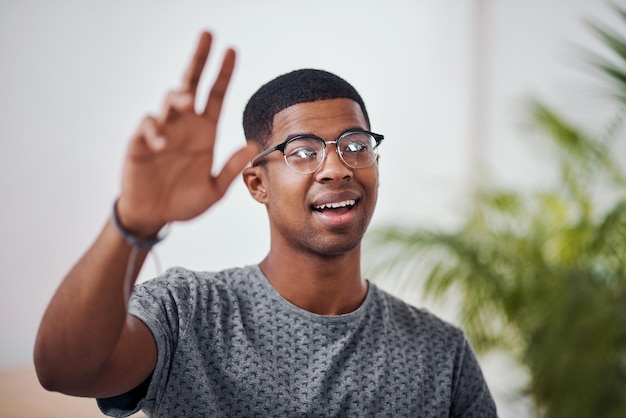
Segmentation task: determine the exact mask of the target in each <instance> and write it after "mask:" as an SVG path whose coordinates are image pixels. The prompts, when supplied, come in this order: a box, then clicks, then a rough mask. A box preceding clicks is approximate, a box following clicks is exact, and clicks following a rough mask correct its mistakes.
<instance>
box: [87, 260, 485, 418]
mask: <svg viewBox="0 0 626 418" xmlns="http://www.w3.org/2000/svg"><path fill="white" fill-rule="evenodd" d="M297 279H298V278H297V277H294V280H297ZM130 312H131V314H133V315H135V316H137V317H138V318H139V319H141V320H142V321H143V322H144V323H145V324H146V325H147V326H148V328H149V329H150V330H151V332H152V334H153V335H154V338H155V340H156V345H157V351H158V360H157V364H156V368H155V370H154V373H153V374H152V377H151V379H149V380H148V381H147V382H146V383H145V384H144V385H143V387H140V388H138V389H136V390H134V391H131V392H129V393H127V394H124V395H121V396H119V397H115V398H108V399H99V400H98V403H99V405H100V407H101V409H102V410H103V411H104V412H105V413H107V414H109V415H112V416H118V417H122V416H128V415H130V414H131V413H133V412H136V411H138V410H139V409H143V410H144V411H145V412H146V413H147V414H148V415H149V416H154V417H270V416H271V417H331V416H332V417H367V416H372V417H383V416H384V417H406V416H411V417H461V416H462V417H477V418H478V417H480V418H485V417H495V416H497V414H496V407H495V404H494V402H493V399H492V397H491V395H490V393H489V389H488V388H487V385H486V384H485V381H484V378H483V375H482V373H481V370H480V367H479V365H478V363H477V361H476V358H475V356H474V353H473V352H472V349H471V347H470V345H469V343H468V342H467V340H466V339H465V336H464V335H463V333H462V332H461V331H460V330H459V329H458V328H456V327H454V326H452V325H450V324H448V323H446V322H444V321H442V320H440V319H438V318H437V317H435V316H433V315H432V314H430V313H428V312H426V311H424V310H421V309H417V308H414V307H412V306H410V305H407V304H406V303H404V302H402V301H400V300H399V299H397V298H395V297H393V296H391V295H389V294H387V293H385V292H384V291H382V290H381V289H379V288H378V287H376V286H375V285H374V284H372V283H369V289H368V293H367V296H366V298H365V301H364V302H363V303H362V305H361V306H360V307H359V308H358V309H357V310H355V311H354V312H351V313H349V314H345V315H339V316H322V315H316V314H313V313H310V312H308V311H305V310H302V309H300V308H298V307H296V306H295V305H293V304H291V303H290V302H289V301H287V300H286V299H284V298H283V297H282V296H281V295H280V294H279V293H278V292H277V291H276V290H275V289H274V288H273V287H272V285H271V284H270V283H269V281H268V280H267V278H266V277H265V276H264V275H263V273H262V272H261V270H260V269H259V267H258V266H256V265H255V266H248V267H245V268H234V269H229V270H225V271H221V272H218V273H199V272H192V271H189V270H185V269H182V268H174V269H170V270H168V271H167V272H166V273H165V274H164V275H163V276H162V277H160V278H157V279H154V280H150V281H147V282H145V283H142V284H140V285H138V286H136V288H135V293H134V295H133V297H132V299H131V303H130Z"/></svg>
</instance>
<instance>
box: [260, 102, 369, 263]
mask: <svg viewBox="0 0 626 418" xmlns="http://www.w3.org/2000/svg"><path fill="white" fill-rule="evenodd" d="M349 129H364V130H367V129H369V126H368V125H367V122H366V121H365V117H364V116H363V113H362V111H361V109H360V107H359V105H358V104H357V103H356V102H354V101H352V100H349V99H332V100H321V101H317V102H310V103H300V104H297V105H294V106H291V107H289V108H287V109H284V110H282V111H281V112H279V113H277V114H276V115H275V116H274V121H273V129H272V135H271V137H270V144H269V146H270V147H271V146H274V145H277V144H279V143H281V142H283V141H284V140H285V139H286V138H287V137H289V136H293V135H301V134H313V135H316V136H318V137H320V138H322V139H324V140H325V141H334V140H336V139H337V138H338V137H339V136H340V135H341V134H342V133H344V132H345V131H347V130H349ZM326 154H327V157H326V160H325V162H324V164H323V165H322V166H321V167H320V168H319V169H318V170H317V171H315V172H313V173H311V174H298V173H295V172H293V171H291V170H290V169H289V167H288V166H287V164H285V161H284V159H283V156H282V155H281V153H280V152H279V151H276V152H273V153H271V154H270V155H269V156H268V158H267V162H266V163H265V164H266V166H265V173H264V174H265V176H264V182H265V184H264V189H265V190H266V196H265V198H264V200H263V203H265V204H266V207H267V211H268V215H269V219H270V228H271V233H272V245H273V247H278V248H276V249H278V250H280V248H281V246H287V247H286V248H285V249H287V248H288V249H289V250H296V251H304V252H309V253H312V254H315V255H319V256H330V257H332V256H339V255H343V254H345V253H347V252H349V251H351V250H354V249H355V248H357V247H358V246H359V244H360V242H361V239H362V238H363V235H364V234H365V231H366V229H367V226H368V224H369V222H370V220H371V219H372V215H373V213H374V208H375V206H376V200H377V197H378V161H376V162H375V163H374V164H372V165H371V166H370V167H367V168H360V169H353V168H350V167H348V166H346V165H345V164H344V163H343V162H342V161H341V160H340V158H339V155H338V154H337V152H336V146H335V145H334V144H333V145H328V146H327V149H326ZM331 204H335V206H339V207H337V208H331V207H329V206H331Z"/></svg>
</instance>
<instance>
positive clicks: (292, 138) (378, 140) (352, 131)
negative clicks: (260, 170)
mask: <svg viewBox="0 0 626 418" xmlns="http://www.w3.org/2000/svg"><path fill="white" fill-rule="evenodd" d="M358 133H363V134H368V135H371V136H372V137H373V138H374V140H375V141H376V145H374V148H373V149H374V150H375V151H376V153H378V146H379V145H380V143H381V142H382V141H383V139H385V136H384V135H381V134H376V133H374V132H370V131H366V130H364V129H350V130H348V131H345V132H344V133H342V134H341V135H339V138H337V139H335V140H334V141H325V140H323V139H322V138H320V137H319V136H317V135H313V134H305V135H295V136H290V137H288V138H287V139H285V140H284V141H283V142H281V143H280V144H278V145H275V146H273V147H271V148H268V149H266V150H265V151H263V152H261V153H260V154H258V155H257V156H256V157H254V158H253V159H252V160H251V161H250V165H251V166H252V167H254V166H256V165H258V164H259V162H260V160H261V159H262V158H264V157H266V156H267V155H269V154H271V153H272V152H274V151H280V152H281V153H282V154H283V159H284V160H285V164H287V167H289V169H290V170H291V171H293V172H294V173H298V174H310V173H314V172H315V171H317V170H318V169H319V168H320V167H321V166H322V165H324V162H325V161H326V157H327V155H328V154H327V153H326V147H327V146H328V145H333V144H334V145H335V151H336V152H337V155H338V156H339V159H340V160H341V162H342V163H343V164H345V165H346V166H347V167H349V168H351V169H359V168H367V167H370V166H371V165H372V164H374V161H376V159H374V160H372V162H371V163H370V164H368V165H366V166H363V167H352V166H351V165H350V164H348V163H347V162H346V160H344V159H343V155H342V152H341V151H340V150H339V147H338V146H337V143H338V142H339V141H341V140H342V139H343V138H345V137H347V136H349V135H352V134H358ZM302 138H307V139H315V140H318V141H319V142H321V143H322V144H323V146H324V147H323V152H324V155H323V156H322V159H321V160H320V163H319V165H318V166H317V167H315V169H313V170H311V171H306V172H300V171H296V170H295V169H294V168H293V167H292V166H290V165H289V163H288V162H287V155H286V154H285V150H286V149H287V145H289V143H290V142H292V141H295V140H298V139H302Z"/></svg>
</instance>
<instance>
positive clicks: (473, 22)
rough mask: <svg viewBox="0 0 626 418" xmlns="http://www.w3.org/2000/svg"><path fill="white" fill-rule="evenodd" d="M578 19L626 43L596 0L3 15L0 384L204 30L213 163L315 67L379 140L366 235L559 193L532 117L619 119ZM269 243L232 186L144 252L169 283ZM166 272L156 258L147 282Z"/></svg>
mask: <svg viewBox="0 0 626 418" xmlns="http://www.w3.org/2000/svg"><path fill="white" fill-rule="evenodd" d="M585 21H594V22H602V24H607V25H613V26H614V27H616V28H618V29H621V28H620V24H621V25H622V27H624V26H625V25H624V23H623V21H622V20H621V17H620V15H619V13H616V12H615V10H614V9H613V8H612V7H611V6H610V5H609V4H608V3H606V2H603V1H598V0H550V1H542V0H524V1H520V0H517V1H516V0H498V1H495V0H420V1H409V0H402V1H401V0H391V1H387V2H380V1H374V0H372V1H365V0H359V1H356V0H345V1H331V0H318V1H316V2H302V3H300V2H294V1H284V0H272V1H266V2H256V1H252V0H248V1H245V0H233V1H229V2H225V1H213V0H204V1H180V2H176V4H174V3H173V2H166V1H147V0H136V1H126V2H122V1H107V2H103V1H102V2H79V1H63V0H61V1H56V2H54V3H52V2H44V1H29V0H26V1H25V0H20V1H17V0H15V1H11V0H0V57H1V64H0V121H1V125H0V130H1V132H2V135H1V139H0V196H1V202H2V204H1V205H0V231H2V232H1V234H0V248H1V250H2V251H0V268H1V270H2V276H1V277H0V289H1V291H0V335H2V337H1V343H0V370H12V369H14V368H16V367H22V366H24V365H28V364H30V363H31V361H32V360H31V357H32V348H33V343H34V338H35V334H36V331H37V327H38V323H39V320H40V319H41V316H42V314H43V312H44V310H45V308H46V305H47V303H48V301H49V300H50V298H51V296H52V294H53V292H54V290H55V289H56V287H57V286H58V284H59V282H60V280H61V279H62V277H63V276H64V274H65V273H66V272H67V271H68V269H69V268H70V267H71V266H72V264H73V263H74V262H75V261H76V260H77V259H78V257H79V256H80V255H81V254H82V253H83V251H84V250H85V249H86V248H87V247H88V246H89V245H90V243H91V242H92V240H93V239H94V238H95V236H96V234H97V233H98V232H99V230H100V228H101V227H102V226H103V224H104V222H105V220H106V219H107V217H108V215H109V213H110V210H111V205H112V202H113V200H114V199H115V197H116V195H117V193H118V190H119V182H120V169H121V163H122V159H123V155H124V151H125V146H126V143H127V140H128V138H129V137H130V135H131V134H132V133H133V131H134V129H135V128H136V126H137V124H138V123H139V121H140V119H141V118H142V117H143V116H144V115H145V114H147V113H151V112H155V111H156V110H157V109H158V108H159V106H160V104H161V102H162V99H163V97H164V95H165V93H166V92H167V91H168V90H169V89H172V88H176V87H177V86H178V83H179V80H180V78H181V76H182V72H183V69H184V68H185V66H186V64H187V62H188V60H189V58H190V54H191V52H192V51H193V48H194V46H195V42H196V40H197V36H198V34H199V32H200V31H201V30H203V29H208V30H211V31H213V32H214V34H215V35H216V38H215V42H214V49H213V53H212V58H213V60H212V61H211V63H212V65H211V64H210V65H209V68H208V71H207V72H206V74H205V77H204V78H203V80H202V84H201V88H200V94H199V98H198V104H199V106H200V105H202V103H203V101H204V99H205V97H206V96H205V95H204V93H206V92H207V89H208V86H209V85H210V84H211V82H212V79H213V77H214V75H215V73H216V70H217V65H216V64H217V62H219V60H220V58H221V55H222V54H223V52H224V50H225V49H226V48H227V47H230V46H233V47H235V48H236V50H237V52H238V62H237V67H236V71H235V75H234V77H233V80H232V83H231V88H230V90H229V93H228V96H227V99H226V103H225V107H224V110H223V113H222V119H221V125H220V128H219V138H218V141H219V142H218V146H217V147H218V149H217V153H218V164H219V163H220V162H221V161H224V159H225V157H226V156H227V155H229V154H230V153H231V152H232V151H233V150H234V149H235V148H237V147H239V146H240V145H241V144H242V143H243V141H244V138H243V130H242V128H241V115H242V111H243V108H244V106H245V104H246V102H247V99H248V98H249V97H250V95H251V94H252V93H254V91H256V89H257V88H258V87H260V86H261V85H262V84H264V83H265V82H267V81H269V80H270V79H272V78H274V77H275V76H277V75H279V74H282V73H285V72H288V71H291V70H294V69H298V68H305V67H308V68H321V69H325V70H328V71H331V72H334V73H336V74H338V75H340V76H342V77H344V78H346V79H347V80H348V81H349V82H350V83H352V84H353V85H354V86H355V87H356V88H357V90H359V92H360V93H361V95H362V96H363V98H364V100H365V103H366V104H367V107H368V111H369V114H370V118H371V120H372V130H373V131H374V132H379V133H382V134H384V135H385V137H386V140H385V142H384V143H383V145H382V146H381V149H380V153H381V160H380V172H381V189H380V194H379V203H378V207H377V212H376V215H375V217H374V220H373V222H372V226H371V230H372V231H386V230H388V229H389V228H394V227H397V228H399V229H400V230H402V229H403V228H405V229H406V230H410V229H411V228H425V229H433V230H446V229H454V228H461V227H462V226H463V225H465V222H466V220H467V216H468V208H470V207H473V206H474V205H475V201H474V198H475V196H476V192H477V190H478V189H480V188H481V187H482V186H483V185H485V184H493V183H497V184H498V185H501V186H502V187H506V188H512V189H516V190H518V189H519V190H532V189H533V188H537V187H541V186H544V185H546V184H550V183H551V182H556V183H555V184H557V185H558V179H559V173H560V172H559V170H558V167H556V166H555V165H554V163H553V161H551V160H550V159H549V158H545V156H546V150H545V147H542V146H539V147H537V146H536V142H537V141H536V140H534V139H530V140H529V137H532V136H533V135H532V134H531V133H529V114H530V115H533V109H534V110H535V111H537V108H532V106H529V100H531V99H537V100H541V101H542V103H548V104H549V106H550V107H551V108H554V109H558V111H559V112H561V111H562V112H564V113H566V114H567V115H569V116H570V117H571V118H573V119H574V120H575V121H576V123H577V124H580V126H590V127H605V126H606V124H607V123H609V122H610V120H611V118H612V117H614V116H615V109H616V106H615V102H613V101H611V100H610V98H609V95H610V94H611V90H610V89H607V86H606V84H604V83H601V82H598V80H599V78H598V76H597V74H595V75H594V72H593V69H591V68H590V66H589V65H587V61H586V58H585V57H586V53H585V52H584V51H597V52H598V53H599V54H601V55H602V54H604V53H605V52H606V48H605V43H603V42H602V40H601V39H599V38H598V36H594V33H593V32H592V31H591V30H590V27H589V25H588V24H586V23H585ZM534 115H535V116H536V115H537V112H535V113H534ZM530 119H531V125H532V122H533V121H534V122H535V125H536V122H537V119H532V117H531V118H530ZM622 150H624V148H623V147H622ZM621 155H622V159H623V156H626V152H624V153H623V154H621ZM614 156H615V154H614ZM622 196H623V195H622ZM366 239H367V238H366ZM383 241H384V240H383ZM268 243H269V236H268V228H267V221H266V217H265V213H264V209H263V207H262V206H261V205H259V204H257V203H255V202H254V200H252V199H251V198H250V197H249V196H248V194H247V192H246V191H245V190H244V187H243V183H242V182H241V181H236V182H235V184H234V185H233V187H232V188H231V190H230V191H229V193H228V194H227V196H226V198H225V199H223V200H222V201H221V202H220V203H219V204H218V205H216V206H215V207H214V208H213V209H212V210H211V211H210V212H209V213H206V214H204V215H202V216H200V217H199V218H197V219H195V220H193V221H191V222H187V223H184V224H176V225H174V227H173V228H172V229H171V233H170V236H169V237H168V239H167V240H166V241H165V242H163V243H162V244H160V245H159V246H158V247H157V248H156V250H155V253H156V254H157V255H158V262H159V263H160V265H161V266H162V268H163V269H165V268H167V267H170V266H175V265H181V266H185V267H187V268H190V269H198V270H217V269H222V268H226V267H231V266H235V265H245V264H252V263H257V262H259V261H260V260H261V259H262V258H263V256H264V255H265V254H266V252H267V251H268ZM379 245H381V246H379ZM385 245H386V244H384V243H383V244H373V245H372V247H374V248H378V249H379V250H380V251H379V252H383V253H384V249H385V248H387V247H385ZM374 252H376V251H374ZM366 254H372V253H370V252H368V253H366ZM368 257H369V256H368ZM372 257H373V258H375V257H374V256H372ZM365 261H366V263H367V262H368V260H367V259H366V260H365ZM159 270H160V268H159V267H158V263H155V262H153V260H151V259H148V261H147V263H146V265H145V267H144V270H143V271H142V273H141V277H140V280H146V279H149V278H151V277H153V276H154V275H155V274H158V273H159ZM379 273H380V269H376V268H374V267H372V269H371V275H372V277H373V279H374V280H376V281H378V282H380V284H381V286H383V287H386V288H388V289H389V290H390V291H392V292H394V293H396V294H399V295H400V296H401V297H403V298H404V299H406V300H408V301H410V302H411V303H415V304H418V305H427V306H428V307H429V308H430V309H432V310H434V311H435V312H436V313H438V314H439V315H441V316H443V317H444V318H446V319H448V320H450V321H452V322H455V323H459V324H462V323H463V320H462V318H460V317H459V309H458V307H457V305H455V303H454V302H450V299H449V298H448V299H446V300H447V301H448V303H433V301H432V300H431V299H424V297H423V291H422V289H421V287H420V286H413V285H409V286H406V285H405V284H406V278H405V279H403V280H404V281H403V282H401V283H400V284H398V283H394V282H393V279H394V278H393V277H382V276H384V275H382V276H381V277H379ZM417 282H419V280H418V281H417ZM453 296H454V295H453ZM456 297H457V301H458V298H459V296H458V295H457V296H456ZM460 298H461V299H462V296H461V297H460ZM452 300H454V297H452ZM461 314H462V312H461ZM471 335H473V334H471ZM471 335H470V336H471ZM476 345H480V341H476ZM624 359H625V360H623V363H624V367H625V369H626V357H624ZM481 362H482V363H483V367H484V368H485V373H486V375H487V380H488V382H489V384H490V386H491V388H492V391H493V393H494V395H495V397H496V401H497V403H498V407H499V410H500V414H501V416H502V417H530V416H535V415H540V412H539V411H538V408H537V406H536V404H535V403H534V401H533V400H532V399H533V398H532V397H530V398H529V397H528V396H523V395H528V393H529V390H530V389H529V388H528V385H527V382H528V373H527V371H526V369H525V368H524V367H523V366H520V364H519V362H516V361H515V360H511V358H510V357H509V356H497V355H493V354H489V353H488V352H487V354H485V355H484V356H482V357H481ZM624 376H626V371H625V372H624ZM621 384H623V381H622V383H621ZM580 416H585V415H580ZM607 416H608V415H607Z"/></svg>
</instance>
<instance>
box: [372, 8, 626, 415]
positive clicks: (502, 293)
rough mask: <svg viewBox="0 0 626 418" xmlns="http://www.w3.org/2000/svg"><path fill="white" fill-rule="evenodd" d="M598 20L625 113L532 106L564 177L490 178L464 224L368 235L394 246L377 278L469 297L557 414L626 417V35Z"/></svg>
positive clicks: (472, 334)
mask: <svg viewBox="0 0 626 418" xmlns="http://www.w3.org/2000/svg"><path fill="white" fill-rule="evenodd" d="M615 9H616V11H617V13H618V14H619V16H620V17H621V18H622V19H623V21H624V23H625V24H626V13H625V12H624V11H623V10H621V9H619V8H617V7H616V8H615ZM590 26H591V28H592V31H593V32H594V33H595V34H596V35H597V36H599V38H600V39H601V40H602V41H603V43H604V44H606V45H607V46H608V47H609V50H610V51H611V52H612V54H613V56H614V58H613V61H609V60H607V59H603V58H600V57H598V56H597V55H594V56H593V57H592V62H593V64H594V67H595V68H597V69H599V70H600V73H601V74H603V75H604V76H606V77H608V79H609V80H610V82H611V86H612V89H613V91H614V92H615V95H614V97H615V98H616V101H617V104H618V117H617V118H615V119H614V121H613V123H612V124H611V125H610V127H611V129H609V130H606V129H605V130H604V132H603V133H601V134H590V133H587V132H585V131H584V130H583V129H582V128H580V127H578V126H576V125H575V124H573V123H571V122H569V121H568V120H567V119H566V118H564V117H562V116H561V115H559V114H558V113H557V112H556V111H554V110H551V109H550V108H549V107H548V106H546V105H545V104H543V103H541V102H539V101H533V102H531V103H530V104H529V114H530V119H531V125H532V126H533V127H535V128H536V129H537V131H538V132H539V133H541V134H543V135H542V137H543V138H547V139H549V140H550V141H549V144H550V146H551V151H552V152H551V153H550V154H549V155H550V156H551V157H552V158H553V161H554V164H556V165H557V166H558V167H559V181H558V182H557V184H556V185H554V186H553V187H551V188H544V189H541V190H529V191H523V192H520V191H511V190H501V189H498V188H496V187H493V186H491V187H489V186H485V187H482V188H481V190H480V191H479V192H478V193H477V194H476V196H474V198H473V204H472V205H470V206H471V207H472V210H471V213H469V215H468V216H467V219H466V221H465V222H464V223H463V225H462V226H461V227H460V228H458V229H457V230H454V231H452V232H442V231H433V230H428V229H421V228H416V229H413V230H408V229H407V228H406V226H403V227H386V228H381V229H379V230H376V231H374V233H373V234H372V235H370V236H369V237H368V239H369V242H368V244H369V245H373V246H375V248H376V249H377V250H378V251H380V252H381V253H382V254H383V257H389V256H391V259H390V260H389V259H387V260H385V261H376V262H375V265H376V269H375V270H374V271H375V274H374V275H375V276H376V274H377V273H376V271H379V270H380V269H382V268H384V269H385V270H386V271H388V270H390V269H391V270H393V271H394V272H396V273H397V272H402V273H401V275H402V277H403V280H405V283H411V280H413V281H417V282H418V283H420V284H421V285H423V287H424V291H425V293H426V294H427V295H430V296H433V297H435V298H439V299H441V298H445V297H448V296H450V295H454V296H455V297H457V298H459V309H460V312H459V315H460V320H461V323H462V325H463V327H464V329H465V331H466V332H467V334H468V337H469V338H470V340H471V341H472V344H473V345H474V347H475V348H476V349H477V351H478V352H485V351H488V350H501V351H503V352H505V353H507V354H508V355H510V356H511V357H512V358H513V359H515V360H516V361H517V363H518V364H520V365H521V366H522V367H523V368H524V369H525V370H526V371H527V373H528V376H529V383H528V387H527V391H526V395H527V396H529V397H530V398H531V399H532V401H533V403H534V405H535V406H536V410H537V412H538V414H539V415H541V416H544V417H550V418H551V417H616V418H617V417H625V416H626V176H625V174H624V171H623V168H624V167H623V163H624V160H625V159H626V155H624V154H622V155H620V154H619V151H617V150H619V146H620V143H619V140H623V139H624V138H623V137H620V135H623V132H621V130H620V128H621V124H622V123H621V122H622V116H623V115H624V112H623V111H622V106H623V105H624V104H626V40H625V39H624V38H622V37H620V36H619V35H618V34H617V33H616V32H614V31H611V30H609V29H607V28H604V27H602V26H600V25H597V24H591V25H590ZM622 152H623V149H622ZM620 158H621V160H620ZM620 164H622V166H620ZM381 250H382V251H381ZM383 257H381V259H382V258H383ZM420 275H421V276H423V280H419V279H416V278H415V277H416V276H420Z"/></svg>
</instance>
